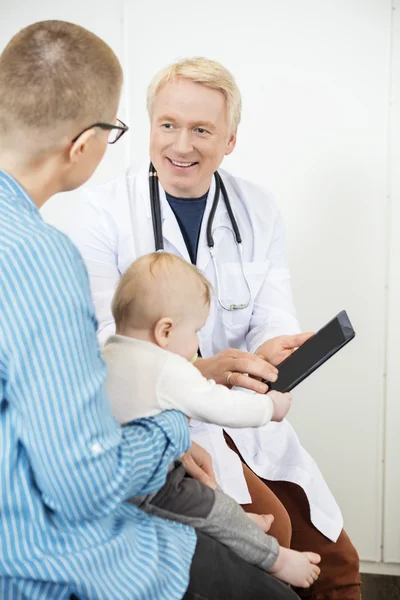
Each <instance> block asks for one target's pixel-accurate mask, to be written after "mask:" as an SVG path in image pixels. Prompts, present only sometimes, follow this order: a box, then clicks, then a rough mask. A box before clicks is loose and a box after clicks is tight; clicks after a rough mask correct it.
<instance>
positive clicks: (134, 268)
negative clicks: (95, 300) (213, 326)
mask: <svg viewBox="0 0 400 600" xmlns="http://www.w3.org/2000/svg"><path fill="white" fill-rule="evenodd" d="M211 293H212V286H211V284H210V282H209V281H208V279H206V278H205V277H204V275H202V273H200V271H199V270H198V269H197V268H196V267H195V266H193V265H191V264H190V263H188V262H186V261H185V260H183V259H182V258H180V257H179V256H176V255H175V254H170V253H168V252H153V253H151V254H146V255H144V256H142V257H141V258H139V259H137V260H135V262H134V263H132V265H131V266H130V267H129V268H128V269H127V271H125V273H124V275H123V276H122V278H121V280H120V282H119V284H118V287H117V289H116V291H115V294H114V298H113V301H112V305H111V310H112V314H113V317H114V320H115V324H116V330H117V333H122V332H123V331H124V330H125V329H126V328H127V327H135V328H140V329H145V328H150V327H152V326H153V325H154V324H155V323H156V322H157V321H158V320H159V319H161V318H162V317H167V316H169V317H175V318H181V317H184V316H185V315H188V314H193V313H195V314H196V313H197V311H198V306H199V302H201V303H202V304H203V305H209V304H210V299H211Z"/></svg>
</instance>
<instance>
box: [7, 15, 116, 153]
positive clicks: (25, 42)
mask: <svg viewBox="0 0 400 600" xmlns="http://www.w3.org/2000/svg"><path fill="white" fill-rule="evenodd" d="M121 86H122V69H121V65H120V63H119V61H118V58H117V57H116V55H115V54H114V52H113V51H112V50H111V48H110V47H109V46H108V45H107V44H106V43H105V42H104V41H103V40H102V39H100V38H99V37H97V35H95V34H94V33H91V32H90V31H88V30H87V29H84V28H83V27H80V26H79V25H75V24H73V23H67V22H65V21H41V22H38V23H34V24H33V25H29V26H28V27H25V28H24V29H22V30H21V31H20V32H19V33H17V34H16V35H15V36H14V37H13V38H12V39H11V40H10V42H9V43H8V45H7V46H6V47H5V49H4V50H3V52H2V54H1V55H0V136H5V135H11V134H13V133H14V132H19V131H21V130H22V132H25V131H28V132H29V131H33V132H35V135H36V136H41V137H43V140H45V139H47V140H49V144H48V145H50V144H51V141H52V140H53V138H54V140H57V137H55V135H54V134H53V132H54V131H56V132H59V130H60V127H61V126H64V128H65V129H66V131H67V130H68V128H69V129H71V126H73V127H75V126H76V128H77V131H76V133H79V127H82V128H84V127H87V126H89V125H90V124H91V123H95V122H96V121H97V122H98V121H102V120H105V119H110V118H112V117H114V116H115V115H113V114H112V111H113V110H116V109H117V102H118V100H119V94H120V89H121ZM58 137H59V136H58Z"/></svg>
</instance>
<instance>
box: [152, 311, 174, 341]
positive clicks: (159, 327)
mask: <svg viewBox="0 0 400 600" xmlns="http://www.w3.org/2000/svg"><path fill="white" fill-rule="evenodd" d="M173 327H174V322H173V320H172V319H171V318H170V317H162V319H159V320H158V321H157V323H156V324H155V325H154V339H155V342H156V344H157V346H160V348H168V344H169V341H170V336H171V333H172V330H173Z"/></svg>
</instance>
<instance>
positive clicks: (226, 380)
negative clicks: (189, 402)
mask: <svg viewBox="0 0 400 600" xmlns="http://www.w3.org/2000/svg"><path fill="white" fill-rule="evenodd" d="M194 366H195V367H197V368H198V369H199V371H200V372H201V374H202V375H204V377H206V378H207V379H214V381H215V382H216V383H221V384H222V385H226V386H228V387H232V386H234V385H237V386H238V387H242V388H246V389H248V390H254V391H255V392H258V393H259V394H266V393H267V391H268V386H267V385H266V384H265V383H262V382H261V381H258V379H265V380H267V381H276V379H277V373H278V369H276V368H275V367H274V366H273V365H271V364H269V363H268V362H267V361H266V360H265V359H264V358H263V357H262V356H256V355H255V354H250V353H249V352H242V351H241V350H235V349H233V348H228V350H223V351H222V352H219V353H218V354H216V355H215V356H212V357H211V358H198V359H197V360H196V362H195V363H194ZM247 375H250V377H248V376H247ZM253 378H256V379H253Z"/></svg>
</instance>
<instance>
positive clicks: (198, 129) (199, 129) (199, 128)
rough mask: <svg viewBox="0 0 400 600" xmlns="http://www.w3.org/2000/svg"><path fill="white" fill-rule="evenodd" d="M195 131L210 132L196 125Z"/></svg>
mask: <svg viewBox="0 0 400 600" xmlns="http://www.w3.org/2000/svg"><path fill="white" fill-rule="evenodd" d="M196 131H197V133H201V134H203V133H210V132H209V131H207V129H204V127H196Z"/></svg>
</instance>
